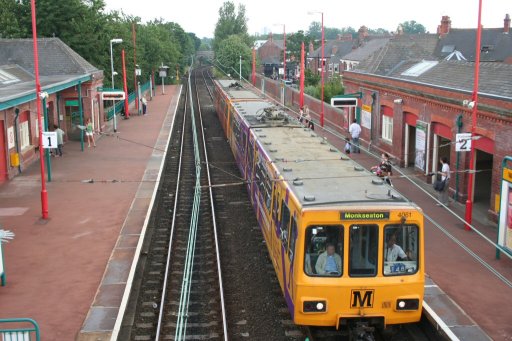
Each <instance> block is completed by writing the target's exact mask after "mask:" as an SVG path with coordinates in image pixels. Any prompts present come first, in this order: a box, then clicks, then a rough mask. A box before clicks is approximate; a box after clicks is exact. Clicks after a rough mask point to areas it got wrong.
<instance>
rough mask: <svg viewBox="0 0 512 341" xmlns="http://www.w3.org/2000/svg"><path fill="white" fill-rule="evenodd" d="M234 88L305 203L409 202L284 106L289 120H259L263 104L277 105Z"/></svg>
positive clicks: (238, 102) (243, 109)
mask: <svg viewBox="0 0 512 341" xmlns="http://www.w3.org/2000/svg"><path fill="white" fill-rule="evenodd" d="M232 82H233V81H231V83H232ZM219 84H220V85H221V86H222V87H224V86H225V85H226V84H227V85H228V86H229V84H230V83H229V81H225V83H223V82H221V81H219ZM230 89H231V88H230ZM224 91H225V89H224ZM238 91H244V92H250V91H249V90H246V89H244V90H238ZM230 93H231V96H232V97H231V99H232V100H234V101H233V105H234V107H235V108H236V110H237V112H238V113H239V114H240V115H241V116H242V117H243V118H244V120H245V121H246V122H247V123H248V126H249V127H251V129H252V131H253V132H254V134H255V136H256V139H257V140H258V142H259V144H260V146H261V148H262V149H263V150H264V151H265V153H266V155H267V156H268V158H269V159H270V161H271V162H272V163H273V164H274V165H275V167H276V168H277V170H278V172H279V174H280V175H281V176H282V177H283V178H284V181H286V182H287V183H288V184H289V187H290V189H291V190H292V191H293V193H294V194H295V196H296V197H297V198H298V200H299V201H300V202H301V204H302V205H303V206H329V205H340V204H350V203H352V204H354V205H355V206H357V204H361V203H368V202H375V203H376V204H377V203H384V202H386V203H391V202H395V203H397V204H402V205H403V204H404V203H405V202H407V200H406V198H404V197H402V196H401V195H399V194H398V193H397V192H396V191H394V190H393V188H392V187H390V186H388V185H386V184H384V183H383V181H382V179H380V178H378V177H377V176H375V175H373V174H372V173H370V172H369V171H367V170H365V169H364V168H363V167H361V166H360V165H359V164H357V163H356V162H355V161H353V160H352V159H351V158H350V157H349V156H347V155H346V154H344V153H342V152H340V151H339V150H338V149H337V148H335V147H334V146H332V145H331V144H329V143H328V142H327V141H326V140H325V139H324V138H322V137H320V136H318V135H317V134H316V133H314V131H312V130H310V129H307V128H304V127H303V126H302V125H300V123H299V122H298V121H297V120H296V119H295V118H292V117H290V116H288V115H287V114H286V113H284V111H282V110H281V111H282V114H283V115H286V120H285V119H282V120H281V121H279V123H275V122H270V123H269V120H266V121H265V120H264V121H263V122H262V121H261V120H258V119H256V121H254V119H255V117H256V118H257V117H259V115H260V114H259V113H260V112H261V111H262V110H263V109H264V108H268V107H269V106H273V104H272V102H270V101H268V100H266V99H263V98H261V97H260V100H259V101H254V100H251V101H244V100H243V99H242V98H240V97H237V92H234V91H233V90H230ZM243 96H245V94H244V95H243ZM279 110H280V109H279ZM253 123H254V124H253Z"/></svg>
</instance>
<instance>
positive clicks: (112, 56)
mask: <svg viewBox="0 0 512 341" xmlns="http://www.w3.org/2000/svg"><path fill="white" fill-rule="evenodd" d="M122 42H123V39H121V38H115V39H110V71H111V74H112V90H114V89H115V87H114V55H113V54H112V44H120V43H122ZM113 110H114V133H115V132H117V122H116V101H115V100H114V101H113Z"/></svg>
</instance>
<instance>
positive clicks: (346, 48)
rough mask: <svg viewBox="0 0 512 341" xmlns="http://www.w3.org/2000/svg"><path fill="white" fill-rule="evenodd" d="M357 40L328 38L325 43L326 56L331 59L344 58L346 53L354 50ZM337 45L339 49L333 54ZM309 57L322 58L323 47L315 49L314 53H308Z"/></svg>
mask: <svg viewBox="0 0 512 341" xmlns="http://www.w3.org/2000/svg"><path fill="white" fill-rule="evenodd" d="M354 44H355V41H353V40H352V41H347V40H327V41H326V42H325V44H324V58H331V59H337V60H340V59H342V58H343V57H344V56H345V55H347V54H348V53H350V52H352V49H353V48H354ZM334 47H337V48H338V50H337V51H336V53H335V54H334V55H333V53H332V52H333V48H334ZM308 58H322V47H320V48H318V49H316V50H315V51H313V53H310V54H308Z"/></svg>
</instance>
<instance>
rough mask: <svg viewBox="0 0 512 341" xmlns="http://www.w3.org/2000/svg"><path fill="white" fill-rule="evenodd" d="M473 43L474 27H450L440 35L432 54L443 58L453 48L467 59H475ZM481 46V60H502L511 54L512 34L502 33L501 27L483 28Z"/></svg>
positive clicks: (474, 36) (474, 38) (474, 37)
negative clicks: (447, 31)
mask: <svg viewBox="0 0 512 341" xmlns="http://www.w3.org/2000/svg"><path fill="white" fill-rule="evenodd" d="M475 43H476V29H465V28H463V29H460V28H459V29H457V28H452V29H450V32H449V33H448V34H446V35H443V36H441V38H440V39H439V44H438V46H437V48H436V50H435V52H434V54H435V56H437V57H438V58H445V57H446V56H447V55H449V54H450V52H452V51H453V50H452V48H453V49H455V50H457V51H459V52H461V53H462V55H463V56H464V57H465V58H466V59H467V60H468V61H475V52H476V49H475ZM481 47H482V50H481V53H480V60H481V61H483V62H485V61H489V62H494V61H497V62H503V61H504V60H505V59H506V58H507V57H510V56H512V34H510V33H509V34H504V33H503V28H488V29H485V28H484V29H483V30H482V42H481ZM443 48H444V51H443Z"/></svg>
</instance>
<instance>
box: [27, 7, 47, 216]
mask: <svg viewBox="0 0 512 341" xmlns="http://www.w3.org/2000/svg"><path fill="white" fill-rule="evenodd" d="M30 10H31V12H32V40H33V44H34V76H35V82H36V110H37V122H38V128H39V164H40V166H41V213H42V218H43V219H48V192H47V191H46V181H45V178H44V153H43V125H42V121H41V97H40V96H41V95H42V94H41V82H40V80H39V59H38V58H39V57H38V56H39V54H38V51H37V30H36V26H37V25H36V1H35V0H30Z"/></svg>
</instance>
